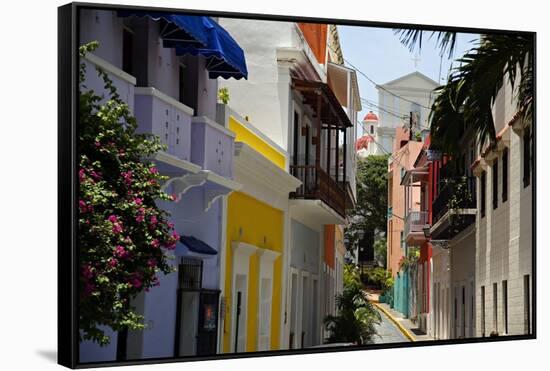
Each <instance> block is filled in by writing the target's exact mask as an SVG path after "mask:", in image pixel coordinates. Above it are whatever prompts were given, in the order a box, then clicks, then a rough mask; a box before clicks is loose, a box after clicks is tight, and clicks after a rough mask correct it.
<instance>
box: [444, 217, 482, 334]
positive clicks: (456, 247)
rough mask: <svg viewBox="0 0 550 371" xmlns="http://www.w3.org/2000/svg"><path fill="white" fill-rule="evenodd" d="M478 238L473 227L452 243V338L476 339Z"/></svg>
mask: <svg viewBox="0 0 550 371" xmlns="http://www.w3.org/2000/svg"><path fill="white" fill-rule="evenodd" d="M475 236H476V235H475V227H474V225H471V226H469V227H468V228H466V229H465V230H464V231H462V232H461V233H459V234H458V235H457V236H455V237H454V238H453V239H452V240H451V248H450V250H451V252H450V253H451V256H450V259H451V311H450V313H451V315H452V318H451V324H452V327H451V331H450V334H451V338H453V339H461V338H471V337H474V336H475V293H474V287H475V285H474V283H475V248H476V240H475ZM463 294H464V295H463ZM455 300H456V305H455Z"/></svg>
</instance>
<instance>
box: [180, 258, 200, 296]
mask: <svg viewBox="0 0 550 371" xmlns="http://www.w3.org/2000/svg"><path fill="white" fill-rule="evenodd" d="M202 265H203V262H202V260H200V259H193V258H181V260H180V264H179V269H178V282H179V287H180V288H181V289H191V290H198V289H200V288H201V287H202V268H203V267H202Z"/></svg>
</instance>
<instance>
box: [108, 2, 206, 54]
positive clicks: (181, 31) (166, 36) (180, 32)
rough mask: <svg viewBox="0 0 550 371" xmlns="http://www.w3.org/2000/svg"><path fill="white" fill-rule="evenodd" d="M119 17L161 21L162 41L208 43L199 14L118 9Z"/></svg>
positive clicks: (190, 43)
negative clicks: (185, 14)
mask: <svg viewBox="0 0 550 371" xmlns="http://www.w3.org/2000/svg"><path fill="white" fill-rule="evenodd" d="M117 15H118V16H119V17H149V18H151V19H152V20H154V21H161V25H160V34H159V36H160V38H161V39H163V43H166V42H170V43H180V44H185V45H194V46H196V47H205V46H207V45H208V33H207V29H206V27H204V24H203V20H202V18H204V17H199V16H184V15H175V14H168V13H160V12H147V11H140V10H119V11H118V12H117Z"/></svg>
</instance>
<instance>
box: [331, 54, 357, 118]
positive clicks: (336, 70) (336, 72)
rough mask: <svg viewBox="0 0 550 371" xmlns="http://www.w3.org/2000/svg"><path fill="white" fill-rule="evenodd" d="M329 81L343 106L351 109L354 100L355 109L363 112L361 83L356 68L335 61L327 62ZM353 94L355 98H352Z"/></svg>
mask: <svg viewBox="0 0 550 371" xmlns="http://www.w3.org/2000/svg"><path fill="white" fill-rule="evenodd" d="M327 83H328V84H329V86H330V87H331V89H332V90H333V91H334V94H335V95H336V97H337V98H338V101H339V102H340V104H341V105H342V106H343V107H346V108H348V109H349V106H350V105H351V104H350V102H352V101H353V110H354V111H355V112H361V110H362V109H363V108H362V106H361V98H360V96H359V85H358V84H357V74H356V72H355V70H354V69H351V68H349V67H345V66H342V65H340V64H337V63H334V62H328V63H327ZM352 96H353V99H352Z"/></svg>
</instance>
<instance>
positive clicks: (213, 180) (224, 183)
mask: <svg viewBox="0 0 550 371" xmlns="http://www.w3.org/2000/svg"><path fill="white" fill-rule="evenodd" d="M201 173H202V174H206V182H205V183H204V186H203V188H204V194H203V201H204V210H205V211H208V209H210V207H211V206H212V204H213V203H214V201H216V200H217V199H218V198H220V197H222V196H227V195H229V194H230V193H231V192H233V191H238V190H240V189H241V188H242V187H243V185H242V184H240V183H238V182H236V181H234V180H232V179H229V178H226V177H223V176H221V175H218V174H216V173H214V172H212V171H210V170H202V171H201Z"/></svg>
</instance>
